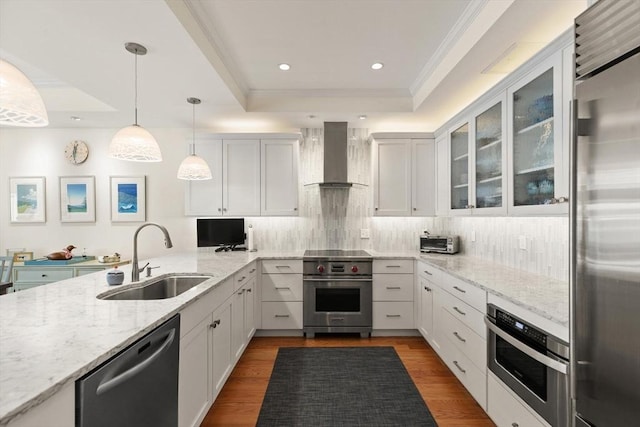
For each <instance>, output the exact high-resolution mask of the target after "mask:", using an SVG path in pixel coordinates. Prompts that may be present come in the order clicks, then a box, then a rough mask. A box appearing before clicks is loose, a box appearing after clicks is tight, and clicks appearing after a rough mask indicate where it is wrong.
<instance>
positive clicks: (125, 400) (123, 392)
mask: <svg viewBox="0 0 640 427" xmlns="http://www.w3.org/2000/svg"><path fill="white" fill-rule="evenodd" d="M179 341H180V315H179V314H177V315H175V316H174V317H172V318H171V319H170V320H168V321H167V322H165V323H163V324H162V325H161V326H159V327H157V328H156V329H154V330H153V331H151V332H150V333H149V334H147V335H145V336H144V337H143V338H141V339H139V340H138V341H137V342H135V343H134V344H132V345H130V346H129V347H127V348H126V349H125V350H123V351H121V352H120V353H118V354H117V355H115V356H113V357H112V358H111V359H109V360H108V361H106V362H105V363H103V364H102V365H101V366H99V367H98V368H96V369H94V370H93V371H91V372H89V373H88V374H86V375H85V376H84V377H82V378H80V379H78V380H77V381H76V426H78V427H112V426H155V427H162V426H166V427H175V426H177V425H178V361H179V354H180V345H179Z"/></svg>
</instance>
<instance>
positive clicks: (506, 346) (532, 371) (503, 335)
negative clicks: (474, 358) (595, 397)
mask: <svg viewBox="0 0 640 427" xmlns="http://www.w3.org/2000/svg"><path fill="white" fill-rule="evenodd" d="M485 323H486V325H487V327H488V328H489V341H488V343H487V345H488V347H489V348H488V351H489V357H488V364H489V370H490V371H491V372H493V373H494V374H495V375H496V376H497V377H498V378H500V380H502V382H503V383H504V384H505V385H507V386H508V387H509V388H510V389H511V390H513V391H514V392H515V393H516V394H517V395H518V397H520V398H521V399H522V400H524V401H525V402H526V403H527V404H528V405H529V406H530V407H531V408H532V409H533V410H534V411H536V412H537V413H538V414H540V416H541V417H542V418H544V419H545V420H547V422H548V423H549V424H551V425H552V426H554V427H565V426H568V425H569V424H568V404H569V401H568V390H569V379H568V375H567V372H568V364H567V362H566V361H564V360H563V359H561V358H559V357H557V356H555V355H554V354H553V353H550V352H546V354H545V353H541V352H539V351H538V350H536V349H534V348H532V347H530V346H528V345H527V344H525V343H523V342H522V341H520V340H519V339H518V338H516V337H514V336H513V335H511V334H509V333H508V332H507V331H505V330H503V329H501V328H500V327H499V326H497V325H496V324H495V323H494V322H493V319H491V318H490V317H487V318H485Z"/></svg>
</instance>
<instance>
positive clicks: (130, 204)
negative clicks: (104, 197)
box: [110, 175, 146, 222]
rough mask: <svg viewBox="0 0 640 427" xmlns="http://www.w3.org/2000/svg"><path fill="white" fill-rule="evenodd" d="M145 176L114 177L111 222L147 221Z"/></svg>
mask: <svg viewBox="0 0 640 427" xmlns="http://www.w3.org/2000/svg"><path fill="white" fill-rule="evenodd" d="M145 178H146V177H145V176H144V175H143V176H112V177H110V184H111V221H112V222H144V221H145V220H146V206H145V204H146V188H145Z"/></svg>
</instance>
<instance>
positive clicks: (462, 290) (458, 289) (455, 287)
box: [453, 286, 467, 294]
mask: <svg viewBox="0 0 640 427" xmlns="http://www.w3.org/2000/svg"><path fill="white" fill-rule="evenodd" d="M453 289H455V290H456V291H458V292H462V293H463V294H466V293H467V291H465V290H464V289H462V288H459V287H457V286H454V287H453Z"/></svg>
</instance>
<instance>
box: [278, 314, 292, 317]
mask: <svg viewBox="0 0 640 427" xmlns="http://www.w3.org/2000/svg"><path fill="white" fill-rule="evenodd" d="M275 317H289V315H288V314H276V315H275Z"/></svg>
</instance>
